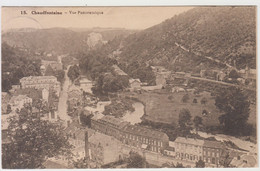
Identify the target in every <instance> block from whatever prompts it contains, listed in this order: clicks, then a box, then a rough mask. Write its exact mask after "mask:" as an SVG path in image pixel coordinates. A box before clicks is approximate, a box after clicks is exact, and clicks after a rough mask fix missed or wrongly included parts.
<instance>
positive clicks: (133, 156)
mask: <svg viewBox="0 0 260 171" xmlns="http://www.w3.org/2000/svg"><path fill="white" fill-rule="evenodd" d="M129 154H130V157H129V161H128V164H127V168H144V167H145V163H146V161H145V159H144V158H143V157H142V156H141V155H139V154H138V153H136V152H132V151H130V153H129Z"/></svg>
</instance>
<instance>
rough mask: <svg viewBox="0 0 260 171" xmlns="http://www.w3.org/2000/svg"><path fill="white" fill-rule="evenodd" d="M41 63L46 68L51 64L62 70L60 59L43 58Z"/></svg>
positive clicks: (52, 66)
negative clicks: (49, 59)
mask: <svg viewBox="0 0 260 171" xmlns="http://www.w3.org/2000/svg"><path fill="white" fill-rule="evenodd" d="M41 64H42V66H44V67H45V68H47V67H48V66H50V67H51V68H52V69H53V70H55V71H57V70H62V63H59V62H58V61H48V60H41Z"/></svg>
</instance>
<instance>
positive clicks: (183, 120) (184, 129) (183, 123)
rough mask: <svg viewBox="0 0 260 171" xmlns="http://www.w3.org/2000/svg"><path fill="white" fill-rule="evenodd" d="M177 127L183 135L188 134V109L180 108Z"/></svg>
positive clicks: (189, 117) (189, 121) (189, 119)
mask: <svg viewBox="0 0 260 171" xmlns="http://www.w3.org/2000/svg"><path fill="white" fill-rule="evenodd" d="M179 127H180V131H181V133H182V135H183V136H186V135H188V134H190V130H191V129H192V128H191V114H190V111H189V110H188V109H181V111H180V114H179Z"/></svg>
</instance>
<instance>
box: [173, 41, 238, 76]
mask: <svg viewBox="0 0 260 171" xmlns="http://www.w3.org/2000/svg"><path fill="white" fill-rule="evenodd" d="M175 45H176V46H178V47H180V48H181V49H182V50H184V51H186V52H189V53H193V54H194V55H197V56H202V57H204V58H207V59H209V60H211V61H214V62H216V63H219V64H222V65H226V66H227V67H228V68H232V69H234V70H236V71H237V72H238V69H237V68H236V67H233V66H231V65H229V64H228V63H226V62H221V61H220V60H218V59H214V58H212V57H210V56H203V55H201V54H200V53H198V52H191V51H190V50H188V49H187V48H185V47H184V46H182V45H181V44H179V43H177V42H175Z"/></svg>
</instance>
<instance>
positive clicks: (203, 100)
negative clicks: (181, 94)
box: [200, 97, 208, 105]
mask: <svg viewBox="0 0 260 171" xmlns="http://www.w3.org/2000/svg"><path fill="white" fill-rule="evenodd" d="M207 102H208V101H207V99H206V98H205V97H203V98H202V99H201V100H200V103H201V104H204V105H205V104H206V103H207Z"/></svg>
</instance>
